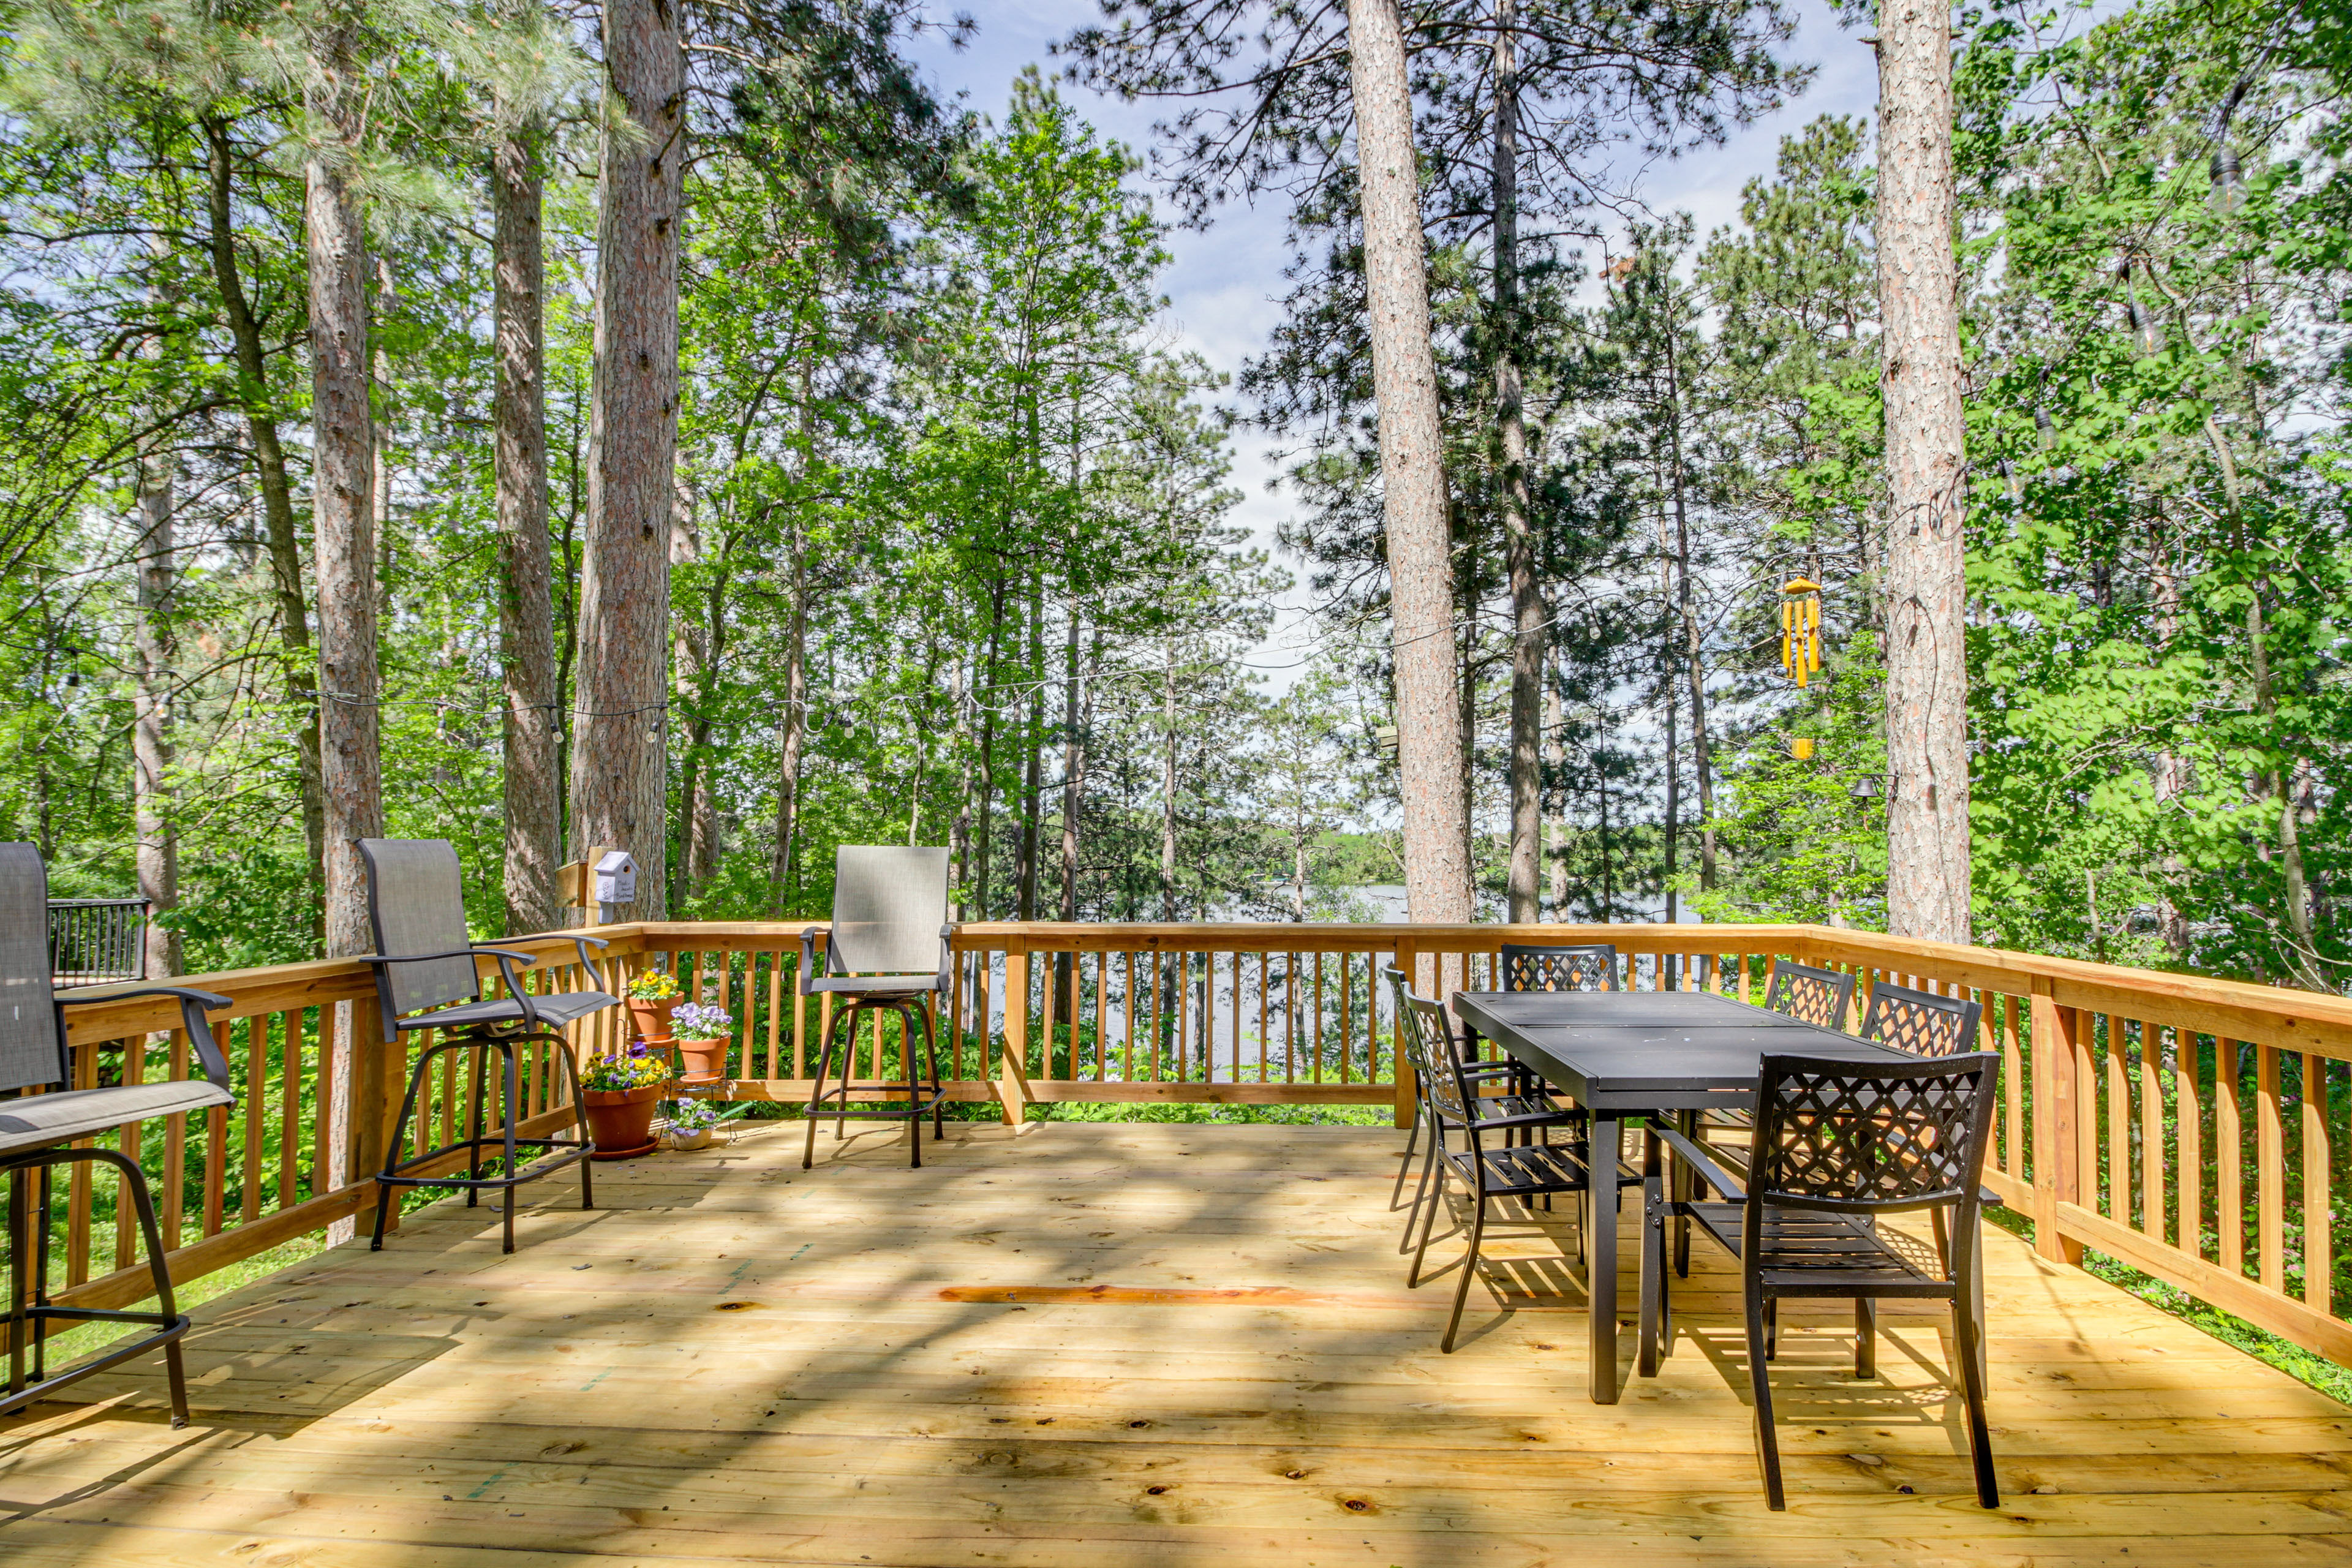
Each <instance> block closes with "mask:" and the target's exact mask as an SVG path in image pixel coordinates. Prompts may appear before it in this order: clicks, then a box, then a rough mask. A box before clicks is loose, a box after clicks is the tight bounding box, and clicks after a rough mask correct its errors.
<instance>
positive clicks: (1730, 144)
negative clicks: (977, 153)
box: [909, 0, 1878, 690]
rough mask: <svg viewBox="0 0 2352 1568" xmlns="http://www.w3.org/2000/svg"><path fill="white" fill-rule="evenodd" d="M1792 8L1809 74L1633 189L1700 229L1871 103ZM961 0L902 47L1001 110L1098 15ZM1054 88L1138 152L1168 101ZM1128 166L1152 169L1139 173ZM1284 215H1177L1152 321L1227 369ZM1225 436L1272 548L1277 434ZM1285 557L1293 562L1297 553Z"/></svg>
mask: <svg viewBox="0 0 2352 1568" xmlns="http://www.w3.org/2000/svg"><path fill="white" fill-rule="evenodd" d="M1794 9H1795V11H1796V14H1797V16H1798V17H1799V28H1798V32H1797V35H1796V37H1795V38H1794V39H1793V40H1792V41H1791V43H1790V46H1789V49H1788V57H1787V58H1790V59H1792V60H1795V61H1800V62H1803V63H1808V64H1811V65H1812V66H1813V67H1814V68H1815V75H1814V78H1813V81H1812V84H1811V88H1810V89H1808V90H1807V91H1806V92H1805V93H1804V94H1803V95H1802V96H1801V97H1800V98H1798V99H1796V100H1792V101H1791V102H1790V103H1789V104H1787V105H1786V106H1784V107H1783V108H1782V109H1781V110H1780V111H1779V112H1777V113H1775V114H1773V115H1770V116H1769V117H1767V118H1765V119H1763V120H1760V121H1758V122H1757V123H1756V124H1754V125H1752V126H1749V127H1748V128H1747V129H1745V130H1734V131H1732V132H1731V133H1730V135H1729V136H1728V138H1727V141H1726V142H1725V143H1724V144H1723V145H1721V146H1718V147H1711V148H1707V149H1704V150H1702V151H1701V152H1699V153H1695V154H1692V155H1689V156H1686V157H1685V158H1682V159H1678V160H1675V161H1671V162H1665V163H1657V164H1654V165H1652V166H1651V168H1650V169H1649V170H1648V171H1647V173H1646V174H1645V177H1644V179H1643V183H1642V184H1641V185H1640V187H1639V189H1638V195H1640V196H1641V197H1642V198H1643V200H1644V201H1645V202H1646V203H1647V204H1648V205H1650V207H1651V208H1652V209H1654V211H1657V212H1660V213H1667V212H1673V211H1675V210H1677V209H1680V210H1684V211H1687V212H1689V213H1690V214H1691V215H1692V216H1694V217H1695V218H1696V219H1697V222H1698V232H1699V234H1700V235H1701V237H1704V236H1705V235H1706V233H1707V232H1708V231H1709V230H1710V229H1713V228H1716V227H1718V226H1725V225H1728V224H1733V223H1736V222H1737V221H1738V216H1739V193H1740V188H1741V187H1742V186H1743V185H1745V184H1747V183H1748V181H1749V180H1750V179H1753V178H1755V177H1756V176H1758V175H1759V174H1770V173H1771V171H1772V167H1773V163H1774V161H1775V159H1776V158H1777V156H1778V153H1779V151H1780V139H1781V138H1782V137H1783V136H1786V135H1790V134H1792V133H1794V132H1797V131H1798V130H1799V129H1801V127H1802V126H1804V125H1805V124H1807V123H1808V122H1810V121H1812V120H1813V119H1814V118H1816V117H1817V116H1820V115H1823V114H1850V115H1864V116H1868V115H1871V114H1872V113H1873V112H1874V106H1875V104H1876V102H1877V96H1878V92H1877V68H1876V64H1875V61H1874V58H1872V54H1871V51H1870V47H1869V46H1867V45H1866V44H1864V43H1863V42H1862V41H1861V40H1860V38H1859V37H1857V35H1856V34H1855V33H1853V31H1850V30H1848V29H1845V28H1842V27H1840V26H1838V24H1837V22H1836V20H1835V18H1834V16H1832V13H1831V11H1830V9H1829V7H1828V6H1827V5H1822V4H1820V0H1797V4H1796V5H1795V6H1794ZM971 14H972V16H973V17H974V19H975V20H976V21H977V22H978V24H979V30H978V32H977V33H976V34H975V35H974V36H973V37H972V38H971V43H970V46H969V47H966V48H964V49H961V50H955V49H951V48H950V47H949V45H948V43H947V42H946V40H945V39H944V38H943V37H939V36H937V35H930V36H926V37H922V38H920V39H919V40H917V41H916V43H915V44H914V46H913V47H912V48H911V49H910V50H909V53H910V54H911V55H912V57H913V58H915V59H916V60H917V61H918V62H919V64H920V65H922V66H923V68H926V69H927V70H928V71H929V73H930V74H931V76H932V78H933V79H934V80H935V82H936V84H937V85H938V87H939V88H940V89H941V90H942V91H943V92H944V93H946V94H948V95H950V96H953V95H956V94H961V95H963V96H964V100H965V101H966V102H967V103H968V104H969V106H970V107H971V108H972V109H974V110H978V111H980V112H982V113H984V114H990V115H992V116H993V117H995V118H998V119H1000V120H1001V119H1002V118H1003V109H1004V105H1005V104H1006V102H1007V101H1008V100H1009V99H1010V98H1011V96H1012V84H1013V79H1014V78H1015V77H1017V76H1018V75H1019V74H1020V72H1021V70H1022V68H1024V66H1028V65H1031V64H1034V65H1036V66H1038V67H1039V68H1041V69H1043V70H1045V71H1046V72H1047V73H1048V74H1050V73H1052V72H1053V71H1054V69H1055V67H1056V64H1057V62H1056V61H1055V59H1054V58H1052V56H1051V55H1050V53H1049V52H1048V51H1049V47H1050V46H1051V45H1052V44H1053V42H1054V41H1055V40H1056V39H1058V38H1061V37H1066V36H1067V35H1068V34H1069V33H1070V32H1071V31H1072V30H1074V29H1075V28H1076V27H1078V26H1083V25H1084V24H1086V23H1087V22H1088V21H1090V20H1092V19H1094V18H1095V17H1096V16H1097V10H1096V7H1095V5H1093V3H1092V0H980V3H976V4H972V5H971ZM1061 91H1062V93H1063V96H1064V97H1065V98H1066V100H1068V101H1070V102H1071V103H1072V104H1073V105H1075V106H1076V108H1077V109H1078V110H1079V111H1080V112H1081V113H1082V114H1083V115H1084V116H1085V117H1086V119H1087V120H1088V121H1090V122H1091V123H1093V125H1094V126H1095V127H1096V128H1097V130H1098V131H1099V132H1102V133H1103V134H1104V135H1105V136H1107V137H1109V138H1112V139H1114V140H1117V141H1120V142H1126V143H1127V144H1128V145H1129V146H1130V147H1132V148H1134V149H1135V150H1136V151H1137V152H1138V153H1142V152H1145V151H1146V150H1148V149H1149V148H1150V145H1151V142H1152V132H1151V127H1152V122H1153V121H1154V120H1155V119H1157V118H1160V116H1162V115H1164V113H1165V112H1166V107H1167V106H1165V105H1161V104H1154V103H1151V102H1149V101H1144V102H1138V103H1133V104H1128V103H1121V102H1120V101H1119V100H1118V99H1116V98H1111V97H1107V96H1104V95H1102V94H1099V93H1096V92H1093V91H1090V90H1088V89H1086V88H1083V87H1079V86H1076V85H1075V84H1072V83H1067V82H1065V83H1063V84H1061ZM1138 178H1139V181H1140V182H1143V183H1146V184H1148V183H1149V176H1148V175H1141V176H1138ZM1284 217H1285V208H1284V205H1283V204H1282V202H1281V200H1280V199H1279V198H1274V199H1271V200H1268V201H1265V202H1263V203H1261V204H1260V205H1256V206H1255V207H1250V206H1244V205H1239V204H1237V203H1229V204H1227V205H1225V206H1224V207H1223V209H1221V211H1220V215H1219V216H1218V217H1217V219H1216V221H1215V222H1214V224H1213V226H1211V227H1210V228H1208V229H1207V230H1206V231H1204V232H1203V231H1195V230H1189V229H1179V230H1177V231H1175V232H1174V233H1172V234H1171V235H1170V236H1169V237H1168V248H1169V249H1170V251H1171V252H1172V253H1173V256H1174V261H1173V263H1172V264H1171V267H1170V268H1169V269H1168V270H1167V272H1165V273H1164V274H1163V275H1162V277H1161V280H1160V281H1161V287H1162V289H1163V290H1164V291H1165V292H1166V294H1167V296H1168V300H1169V308H1168V311H1167V317H1166V321H1165V322H1164V323H1163V325H1164V328H1165V330H1166V331H1167V333H1168V334H1169V336H1170V338H1171V339H1172V342H1171V347H1175V348H1189V349H1192V350H1194V351H1196V352H1198V353H1200V354H1201V355H1202V357H1203V358H1204V359H1206V360H1207V361H1208V362H1209V363H1211V364H1212V365H1213V366H1215V367H1216V368H1217V369H1219V370H1222V371H1224V372H1226V373H1228V374H1238V373H1239V372H1240V370H1241V368H1242V364H1243V363H1244V361H1245V360H1247V359H1248V358H1249V357H1250V356H1252V355H1254V354H1256V353H1260V352H1262V351H1263V350H1264V348H1265V344H1266V342H1267V341H1268V339H1269V338H1270V336H1271V334H1272V332H1273V329H1274V328H1275V326H1276V323H1277V322H1278V321H1280V319H1281V307H1280V305H1279V304H1278V303H1277V301H1278V300H1279V299H1280V297H1281V295H1282V292H1283V289H1284V288H1285V279H1284V278H1283V267H1284V265H1285V264H1286V261H1287V260H1288V251H1287V249H1286V247H1285V246H1284V244H1283V220H1284ZM1234 447H1235V450H1234V485H1235V486H1236V488H1238V489H1240V490H1241V491H1242V492H1243V494H1244V500H1243V501H1242V504H1241V506H1240V508H1239V510H1238V511H1237V512H1236V514H1235V516H1234V521H1235V522H1236V523H1237V524H1239V525H1241V526H1244V527H1247V528H1248V529H1249V530H1250V531H1251V533H1252V535H1253V537H1254V539H1255V542H1257V543H1258V544H1259V545H1261V546H1262V547H1264V548H1266V549H1268V550H1269V551H1272V550H1274V535H1275V530H1276V528H1277V527H1278V526H1279V525H1280V524H1281V523H1282V521H1284V520H1285V518H1286V517H1287V516H1288V515H1289V511H1290V506H1291V502H1290V500H1289V499H1288V497H1287V496H1286V494H1284V493H1283V492H1281V491H1280V490H1278V489H1269V488H1268V485H1269V481H1271V480H1274V479H1276V478H1277V477H1278V469H1277V467H1276V463H1275V461H1274V460H1273V452H1274V447H1275V443H1274V442H1273V441H1272V440H1271V439H1270V438H1269V437H1265V435H1263V434H1261V433H1258V432H1255V431H1252V430H1247V429H1244V430H1240V431H1237V432H1236V439H1235V443H1234ZM1276 554H1277V557H1279V552H1276ZM1285 564H1286V565H1287V566H1289V567H1290V568H1291V569H1292V570H1293V571H1294V573H1297V571H1298V566H1297V562H1295V561H1286V562H1285ZM1299 575H1301V576H1302V577H1303V575H1304V574H1303V573H1300V574H1299ZM1306 609H1307V595H1306V592H1305V589H1304V587H1303V586H1302V587H1300V588H1299V589H1297V590H1295V591H1294V592H1293V593H1292V594H1291V595H1288V596H1287V599H1286V603H1285V605H1283V608H1282V613H1281V614H1280V615H1279V616H1277V618H1276V623H1275V627H1274V630H1273V633H1272V635H1271V637H1270V639H1269V641H1270V646H1269V647H1267V648H1266V649H1265V650H1262V651H1261V653H1260V654H1259V655H1257V656H1255V658H1253V660H1252V662H1253V663H1258V664H1261V665H1263V666H1267V667H1271V669H1270V673H1269V685H1270V686H1271V687H1272V688H1273V689H1276V690H1280V689H1282V688H1284V687H1286V686H1287V685H1288V680H1287V679H1286V676H1285V674H1284V671H1283V667H1284V666H1286V664H1288V663H1289V662H1290V660H1291V659H1292V658H1296V657H1297V656H1296V654H1295V653H1290V652H1286V650H1288V649H1292V648H1295V647H1297V645H1299V644H1300V643H1301V642H1303V641H1304V640H1305V639H1306V637H1307V635H1308V632H1307V627H1306V626H1304V625H1303V620H1304V615H1305V611H1306Z"/></svg>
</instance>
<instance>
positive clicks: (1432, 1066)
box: [1386, 967, 1642, 1353]
mask: <svg viewBox="0 0 2352 1568" xmlns="http://www.w3.org/2000/svg"><path fill="white" fill-rule="evenodd" d="M1386 973H1387V976H1388V981H1389V984H1390V985H1391V987H1393V988H1394V990H1395V993H1396V1003H1397V1036H1398V1038H1399V1040H1400V1042H1401V1043H1402V1047H1403V1049H1404V1051H1405V1054H1406V1057H1407V1058H1408V1060H1410V1061H1411V1063H1412V1069H1413V1071H1414V1072H1415V1073H1416V1074H1417V1075H1418V1076H1419V1077H1420V1079H1421V1085H1422V1093H1423V1097H1424V1098H1425V1099H1426V1100H1427V1101H1428V1112H1429V1142H1430V1149H1431V1151H1432V1152H1433V1154H1434V1155H1435V1156H1436V1163H1437V1172H1438V1180H1437V1185H1436V1187H1435V1188H1434V1189H1433V1191H1432V1192H1431V1193H1430V1194H1429V1197H1428V1200H1427V1207H1426V1208H1425V1209H1424V1210H1423V1214H1422V1221H1421V1244H1420V1246H1418V1247H1415V1248H1414V1249H1413V1255H1412V1268H1411V1269H1410V1270H1409V1271H1408V1272H1407V1273H1406V1275H1405V1286H1406V1288H1407V1289H1412V1287H1414V1286H1417V1285H1419V1284H1420V1283H1421V1265H1422V1261H1423V1259H1424V1258H1426V1257H1427V1256H1428V1254H1429V1239H1430V1234H1431V1232H1432V1231H1433V1230H1434V1229H1435V1228H1436V1225H1437V1211H1438V1210H1439V1209H1440V1208H1443V1207H1444V1204H1445V1184H1446V1183H1447V1182H1448V1181H1458V1182H1460V1183H1461V1184H1463V1186H1464V1187H1465V1189H1467V1191H1468V1194H1469V1197H1470V1249H1469V1251H1468V1252H1467V1253H1465V1255H1464V1257H1463V1259H1462V1278H1461V1279H1457V1280H1455V1281H1454V1311H1453V1315H1452V1316H1450V1317H1448V1318H1447V1319H1446V1321H1445V1338H1444V1340H1443V1341H1442V1342H1440V1344H1439V1348H1440V1349H1441V1350H1444V1351H1445V1352H1449V1353H1450V1352H1452V1351H1453V1349H1454V1335H1455V1333H1456V1332H1457V1331H1459V1330H1460V1328H1461V1326H1462V1306H1463V1303H1464V1302H1465V1301H1466V1300H1468V1299H1469V1296H1470V1280H1471V1278H1472V1276H1474V1275H1475V1274H1476V1273H1477V1272H1478V1249H1479V1247H1480V1244H1481V1243H1482V1242H1483V1241H1484V1240H1485V1239H1486V1213H1487V1206H1488V1205H1490V1204H1493V1203H1495V1202H1496V1201H1498V1200H1504V1199H1515V1200H1517V1202H1518V1203H1519V1205H1521V1206H1522V1207H1523V1208H1525V1209H1526V1210H1527V1213H1528V1218H1529V1219H1530V1220H1532V1219H1533V1218H1534V1217H1535V1214H1536V1205H1535V1200H1536V1199H1538V1198H1547V1199H1548V1198H1549V1197H1550V1196H1551V1195H1552V1194H1556V1193H1581V1192H1584V1191H1585V1190H1586V1189H1587V1188H1588V1187H1590V1186H1591V1183H1592V1180H1593V1178H1592V1175H1591V1170H1590V1168H1589V1165H1588V1153H1589V1148H1588V1145H1587V1143H1586V1142H1585V1140H1583V1139H1581V1138H1579V1139H1576V1140H1573V1141H1571V1142H1565V1143H1519V1142H1510V1140H1511V1139H1512V1138H1513V1137H1514V1135H1516V1134H1517V1133H1518V1132H1519V1131H1522V1130H1525V1129H1529V1128H1547V1129H1549V1128H1559V1127H1570V1128H1583V1127H1585V1126H1586V1125H1588V1123H1587V1122H1586V1121H1585V1117H1584V1113H1583V1112H1581V1111H1575V1110H1559V1108H1558V1107H1557V1106H1554V1105H1552V1104H1551V1103H1550V1102H1549V1101H1545V1102H1544V1105H1543V1107H1542V1108H1541V1109H1539V1110H1532V1111H1527V1112H1522V1113H1519V1114H1512V1113H1510V1112H1509V1111H1508V1110H1506V1109H1505V1108H1504V1107H1503V1106H1502V1105H1501V1104H1500V1103H1498V1102H1497V1100H1496V1099H1495V1098H1494V1097H1492V1096H1487V1097H1481V1096H1480V1094H1479V1092H1478V1089H1477V1086H1476V1085H1475V1083H1474V1082H1473V1081H1472V1080H1471V1079H1470V1077H1469V1075H1468V1073H1467V1071H1466V1070H1465V1063H1464V1061H1463V1058H1462V1049H1461V1047H1460V1045H1459V1044H1458V1043H1457V1042H1456V1041H1455V1039H1454V1026H1453V1025H1452V1023H1451V1022H1450V1021H1449V1020H1448V1017H1447V1015H1446V1011H1445V1009H1444V1008H1443V1007H1441V1006H1439V1005H1437V1004H1436V1003H1434V1002H1433V1001H1431V1000H1430V999H1429V998H1427V997H1426V996H1416V995H1414V994H1412V991H1411V990H1410V989H1409V988H1408V987H1407V985H1406V984H1405V977H1404V972H1403V971H1402V970H1400V969H1397V968H1394V967H1391V968H1390V969H1388V970H1387V971H1386ZM1455 1133H1459V1134H1460V1135H1461V1139H1462V1143H1463V1147H1461V1148H1459V1149H1456V1148H1454V1147H1453V1146H1452V1145H1451V1142H1450V1138H1451V1135H1453V1134H1455ZM1497 1134H1500V1135H1501V1136H1502V1137H1503V1139H1504V1140H1505V1144H1504V1146H1503V1147H1501V1148H1489V1147H1487V1140H1488V1139H1490V1138H1493V1137H1495V1136H1496V1135H1497ZM1614 1152H1615V1151H1613V1150H1612V1151H1609V1153H1610V1154H1613V1153H1614ZM1611 1164H1612V1166H1613V1168H1614V1171H1615V1178H1616V1186H1617V1187H1618V1188H1622V1187H1626V1186H1638V1185H1640V1184H1641V1181H1642V1176H1641V1173H1640V1172H1638V1171H1636V1170H1634V1169H1633V1167H1632V1166H1630V1165H1628V1164H1626V1163H1624V1162H1623V1161H1622V1160H1612V1161H1611ZM1601 1179H1602V1180H1604V1181H1606V1180H1608V1179H1609V1178H1608V1177H1606V1176H1603V1177H1602V1178H1601ZM1615 1199H1616V1192H1615V1191H1614V1190H1612V1192H1611V1193H1610V1194H1609V1195H1608V1197H1607V1198H1606V1199H1604V1200H1602V1201H1605V1202H1614V1201H1615ZM1582 1233H1583V1227H1582V1225H1581V1224H1580V1225H1579V1226H1578V1236H1579V1242H1578V1256H1579V1257H1580V1258H1581V1257H1582V1256H1583V1244H1582V1240H1581V1237H1582ZM1615 1264H1616V1259H1614V1258H1598V1259H1594V1260H1593V1265H1594V1266H1598V1267H1601V1268H1613V1267H1614V1266H1615Z"/></svg>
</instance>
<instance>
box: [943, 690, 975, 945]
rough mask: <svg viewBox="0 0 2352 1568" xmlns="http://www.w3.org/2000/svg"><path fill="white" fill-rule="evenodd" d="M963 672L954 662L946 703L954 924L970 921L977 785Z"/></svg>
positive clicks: (949, 828)
mask: <svg viewBox="0 0 2352 1568" xmlns="http://www.w3.org/2000/svg"><path fill="white" fill-rule="evenodd" d="M966 668H968V667H967V666H966V664H965V662H964V661H963V660H962V659H961V658H959V659H957V660H956V667H955V685H954V689H952V690H950V692H949V694H948V697H949V700H950V701H951V702H953V703H954V704H955V742H954V744H955V754H956V758H957V774H958V777H957V787H956V814H955V820H954V821H953V822H951V823H950V824H949V825H948V858H949V859H950V861H952V862H953V863H954V866H955V909H954V911H953V913H952V914H951V915H950V918H951V919H953V920H956V921H963V920H968V919H970V918H971V910H970V909H969V908H968V907H967V906H966V904H965V903H964V894H965V889H969V888H970V887H971V802H972V795H973V794H974V792H975V791H976V790H977V789H978V788H979V784H980V781H979V779H978V778H977V777H976V776H975V774H974V768H973V757H972V749H971V698H970V691H971V678H970V677H969V676H967V675H966V674H965V670H966Z"/></svg>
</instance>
